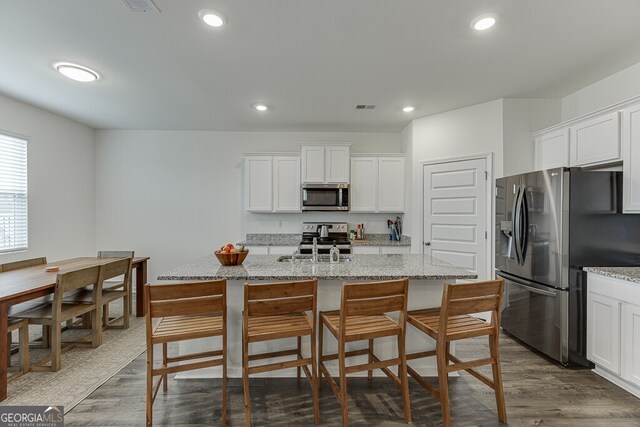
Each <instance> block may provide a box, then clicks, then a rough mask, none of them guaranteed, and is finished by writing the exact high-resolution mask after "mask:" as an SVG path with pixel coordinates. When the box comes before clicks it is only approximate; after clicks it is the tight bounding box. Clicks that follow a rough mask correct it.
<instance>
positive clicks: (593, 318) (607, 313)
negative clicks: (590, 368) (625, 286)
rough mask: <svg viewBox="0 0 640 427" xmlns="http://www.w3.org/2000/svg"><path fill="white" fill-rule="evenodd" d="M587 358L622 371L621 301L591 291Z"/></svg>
mask: <svg viewBox="0 0 640 427" xmlns="http://www.w3.org/2000/svg"><path fill="white" fill-rule="evenodd" d="M587 300H588V306H587V312H588V313H589V315H588V316H587V359H589V360H591V361H592V362H593V363H595V364H597V365H600V366H602V367H604V368H606V369H608V370H609V371H611V372H613V373H616V374H619V373H620V301H617V300H615V299H613V298H609V297H607V296H604V295H599V294H597V293H594V292H589V294H588V297H587Z"/></svg>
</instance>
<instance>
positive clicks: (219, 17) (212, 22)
mask: <svg viewBox="0 0 640 427" xmlns="http://www.w3.org/2000/svg"><path fill="white" fill-rule="evenodd" d="M199 15H200V19H202V20H203V21H204V23H205V24H207V25H209V26H211V27H215V28H219V27H222V26H223V25H224V24H226V23H227V18H225V16H224V15H223V14H221V13H220V12H216V11H215V10H206V9H203V10H201V11H200V13H199Z"/></svg>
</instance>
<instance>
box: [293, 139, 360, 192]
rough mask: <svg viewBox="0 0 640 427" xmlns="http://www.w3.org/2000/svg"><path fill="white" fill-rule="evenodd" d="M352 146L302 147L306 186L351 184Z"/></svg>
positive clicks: (317, 145)
mask: <svg viewBox="0 0 640 427" xmlns="http://www.w3.org/2000/svg"><path fill="white" fill-rule="evenodd" d="M350 145H351V144H309V145H306V144H305V145H302V182H304V183H306V184H342V183H349V153H350Z"/></svg>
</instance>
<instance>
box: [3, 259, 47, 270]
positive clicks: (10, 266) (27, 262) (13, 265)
mask: <svg viewBox="0 0 640 427" xmlns="http://www.w3.org/2000/svg"><path fill="white" fill-rule="evenodd" d="M46 263H47V258H46V257H38V258H31V259H23V260H21V261H13V262H7V263H4V264H0V272H3V271H13V270H18V269H20V268H27V267H33V266H36V265H45V264H46Z"/></svg>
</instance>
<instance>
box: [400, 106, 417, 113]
mask: <svg viewBox="0 0 640 427" xmlns="http://www.w3.org/2000/svg"><path fill="white" fill-rule="evenodd" d="M413 110H415V107H412V106H411V105H407V106H406V107H404V108H403V109H402V111H404V112H405V113H410V112H412V111H413Z"/></svg>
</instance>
